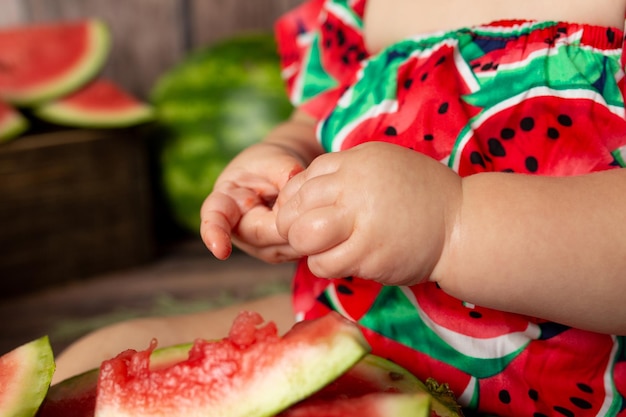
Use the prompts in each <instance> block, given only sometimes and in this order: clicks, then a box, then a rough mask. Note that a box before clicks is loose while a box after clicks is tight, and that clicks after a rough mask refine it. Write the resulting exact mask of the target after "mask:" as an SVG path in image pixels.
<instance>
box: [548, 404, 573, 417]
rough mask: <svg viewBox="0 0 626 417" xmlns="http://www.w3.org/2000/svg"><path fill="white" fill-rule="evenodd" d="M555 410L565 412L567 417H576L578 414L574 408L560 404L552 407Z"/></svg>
mask: <svg viewBox="0 0 626 417" xmlns="http://www.w3.org/2000/svg"><path fill="white" fill-rule="evenodd" d="M552 409H553V410H554V411H556V412H557V413H560V414H563V415H564V416H565V417H576V414H574V412H573V411H572V410H568V409H567V408H565V407H561V406H560V405H555V406H554V407H552Z"/></svg>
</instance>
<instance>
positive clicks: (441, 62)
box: [435, 56, 446, 66]
mask: <svg viewBox="0 0 626 417" xmlns="http://www.w3.org/2000/svg"><path fill="white" fill-rule="evenodd" d="M444 62H446V57H445V56H442V57H441V58H439V59H438V60H437V63H436V64H435V66H437V65H441V64H443V63H444Z"/></svg>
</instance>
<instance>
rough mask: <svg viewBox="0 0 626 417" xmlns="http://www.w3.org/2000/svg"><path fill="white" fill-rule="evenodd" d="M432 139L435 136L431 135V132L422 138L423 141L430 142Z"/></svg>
mask: <svg viewBox="0 0 626 417" xmlns="http://www.w3.org/2000/svg"><path fill="white" fill-rule="evenodd" d="M433 139H435V137H434V136H433V135H431V134H426V135H424V140H425V141H429V142H430V141H431V140H433Z"/></svg>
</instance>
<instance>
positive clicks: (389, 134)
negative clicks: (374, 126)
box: [385, 126, 398, 136]
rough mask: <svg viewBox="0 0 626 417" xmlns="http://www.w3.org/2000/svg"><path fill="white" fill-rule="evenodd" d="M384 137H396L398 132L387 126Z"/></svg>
mask: <svg viewBox="0 0 626 417" xmlns="http://www.w3.org/2000/svg"><path fill="white" fill-rule="evenodd" d="M385 135H387V136H397V135H398V131H397V130H396V128H395V127H393V126H387V129H385Z"/></svg>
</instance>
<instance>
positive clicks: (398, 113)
mask: <svg viewBox="0 0 626 417" xmlns="http://www.w3.org/2000/svg"><path fill="white" fill-rule="evenodd" d="M364 7H365V1H364V0H356V1H349V0H311V1H306V2H304V3H303V4H302V5H301V6H299V7H298V8H296V9H294V10H292V11H291V12H289V13H287V14H285V15H284V16H282V17H281V18H280V19H279V20H278V21H277V23H276V34H277V39H278V44H279V51H280V55H281V59H282V64H283V78H284V79H285V81H286V85H287V90H288V93H289V95H290V98H291V100H292V102H293V103H294V105H296V106H298V107H299V108H301V109H303V110H304V111H306V112H308V113H309V114H311V115H312V116H314V117H315V118H316V119H317V120H318V124H317V136H318V139H319V141H320V142H321V143H322V145H323V146H324V148H325V149H326V150H327V151H328V152H334V151H341V150H343V149H347V148H350V147H353V146H355V145H357V144H359V143H362V142H364V141H386V142H392V143H396V144H400V145H402V146H405V147H408V148H411V149H414V150H415V151H416V152H422V153H424V154H426V155H429V156H431V157H432V158H435V159H436V160H438V161H440V162H441V163H442V164H446V165H448V166H449V167H450V168H451V169H453V170H454V171H456V172H457V173H459V174H460V175H461V176H467V175H472V174H474V173H478V172H483V171H504V172H512V173H525V174H536V175H576V174H583V173H589V172H592V171H601V170H608V169H617V168H620V167H623V166H624V165H626V120H625V116H626V111H625V107H624V91H625V89H626V86H625V82H626V80H625V79H624V62H625V59H624V52H623V50H624V48H623V41H624V35H623V30H622V29H621V28H619V29H618V28H605V27H596V26H589V25H578V24H569V23H560V22H535V21H498V22H494V23H491V24H487V25H484V26H477V27H471V28H462V29H460V30H455V31H449V32H437V33H431V34H428V35H423V36H422V35H420V36H416V37H413V38H408V39H405V40H403V41H401V42H398V43H396V44H394V45H391V46H390V47H388V48H386V49H384V50H382V51H380V52H378V53H376V54H370V53H369V52H368V51H367V49H366V47H365V45H364V41H363V36H362V17H363V11H364ZM512 175H514V174H512ZM486 261H488V260H486ZM293 301H294V306H295V310H296V313H297V317H298V318H299V319H305V318H313V317H317V316H320V315H322V314H325V313H326V312H328V311H329V310H336V311H338V312H340V313H341V314H343V315H344V316H345V317H348V318H349V319H351V320H353V321H355V322H357V323H358V324H359V325H360V326H361V328H362V329H363V331H364V333H365V334H366V336H367V337H368V339H369V341H370V343H371V345H372V348H373V351H374V353H376V354H378V355H380V356H384V357H387V358H390V359H392V360H393V361H395V362H397V363H399V364H401V365H402V366H404V367H406V368H408V369H409V370H411V371H412V372H414V373H415V374H416V375H417V376H419V377H420V378H422V379H426V378H428V377H434V378H435V379H437V380H438V381H440V382H447V383H448V384H449V385H450V387H451V388H452V389H453V390H454V392H455V393H456V395H457V396H458V399H459V401H460V402H461V404H463V405H464V406H465V407H467V409H468V410H478V411H479V412H481V413H487V414H495V415H501V416H535V417H540V416H566V417H567V416H615V415H622V416H626V400H625V397H626V337H624V336H616V335H607V334H598V333H592V332H588V331H582V330H579V329H575V328H570V327H567V326H564V325H561V324H558V323H553V322H549V321H546V320H542V319H538V318H534V317H527V316H522V315H517V314H512V313H504V312H500V311H496V310H492V309H489V308H484V307H481V306H479V305H472V304H470V303H467V302H464V301H463V300H458V299H455V298H453V297H451V296H449V295H447V294H446V293H445V292H443V291H442V290H441V289H440V288H438V287H437V285H436V284H434V283H427V284H420V285H416V286H411V287H394V286H381V285H379V284H377V283H375V282H371V281H367V280H363V279H359V278H358V277H343V278H337V279H333V280H326V279H320V278H317V277H315V276H314V275H313V274H312V273H311V272H310V271H309V270H308V269H307V266H306V262H305V261H304V260H302V261H301V262H300V263H299V264H298V267H297V270H296V276H295V279H294V288H293ZM572 302H575V300H572ZM625 305H626V304H625Z"/></svg>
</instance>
